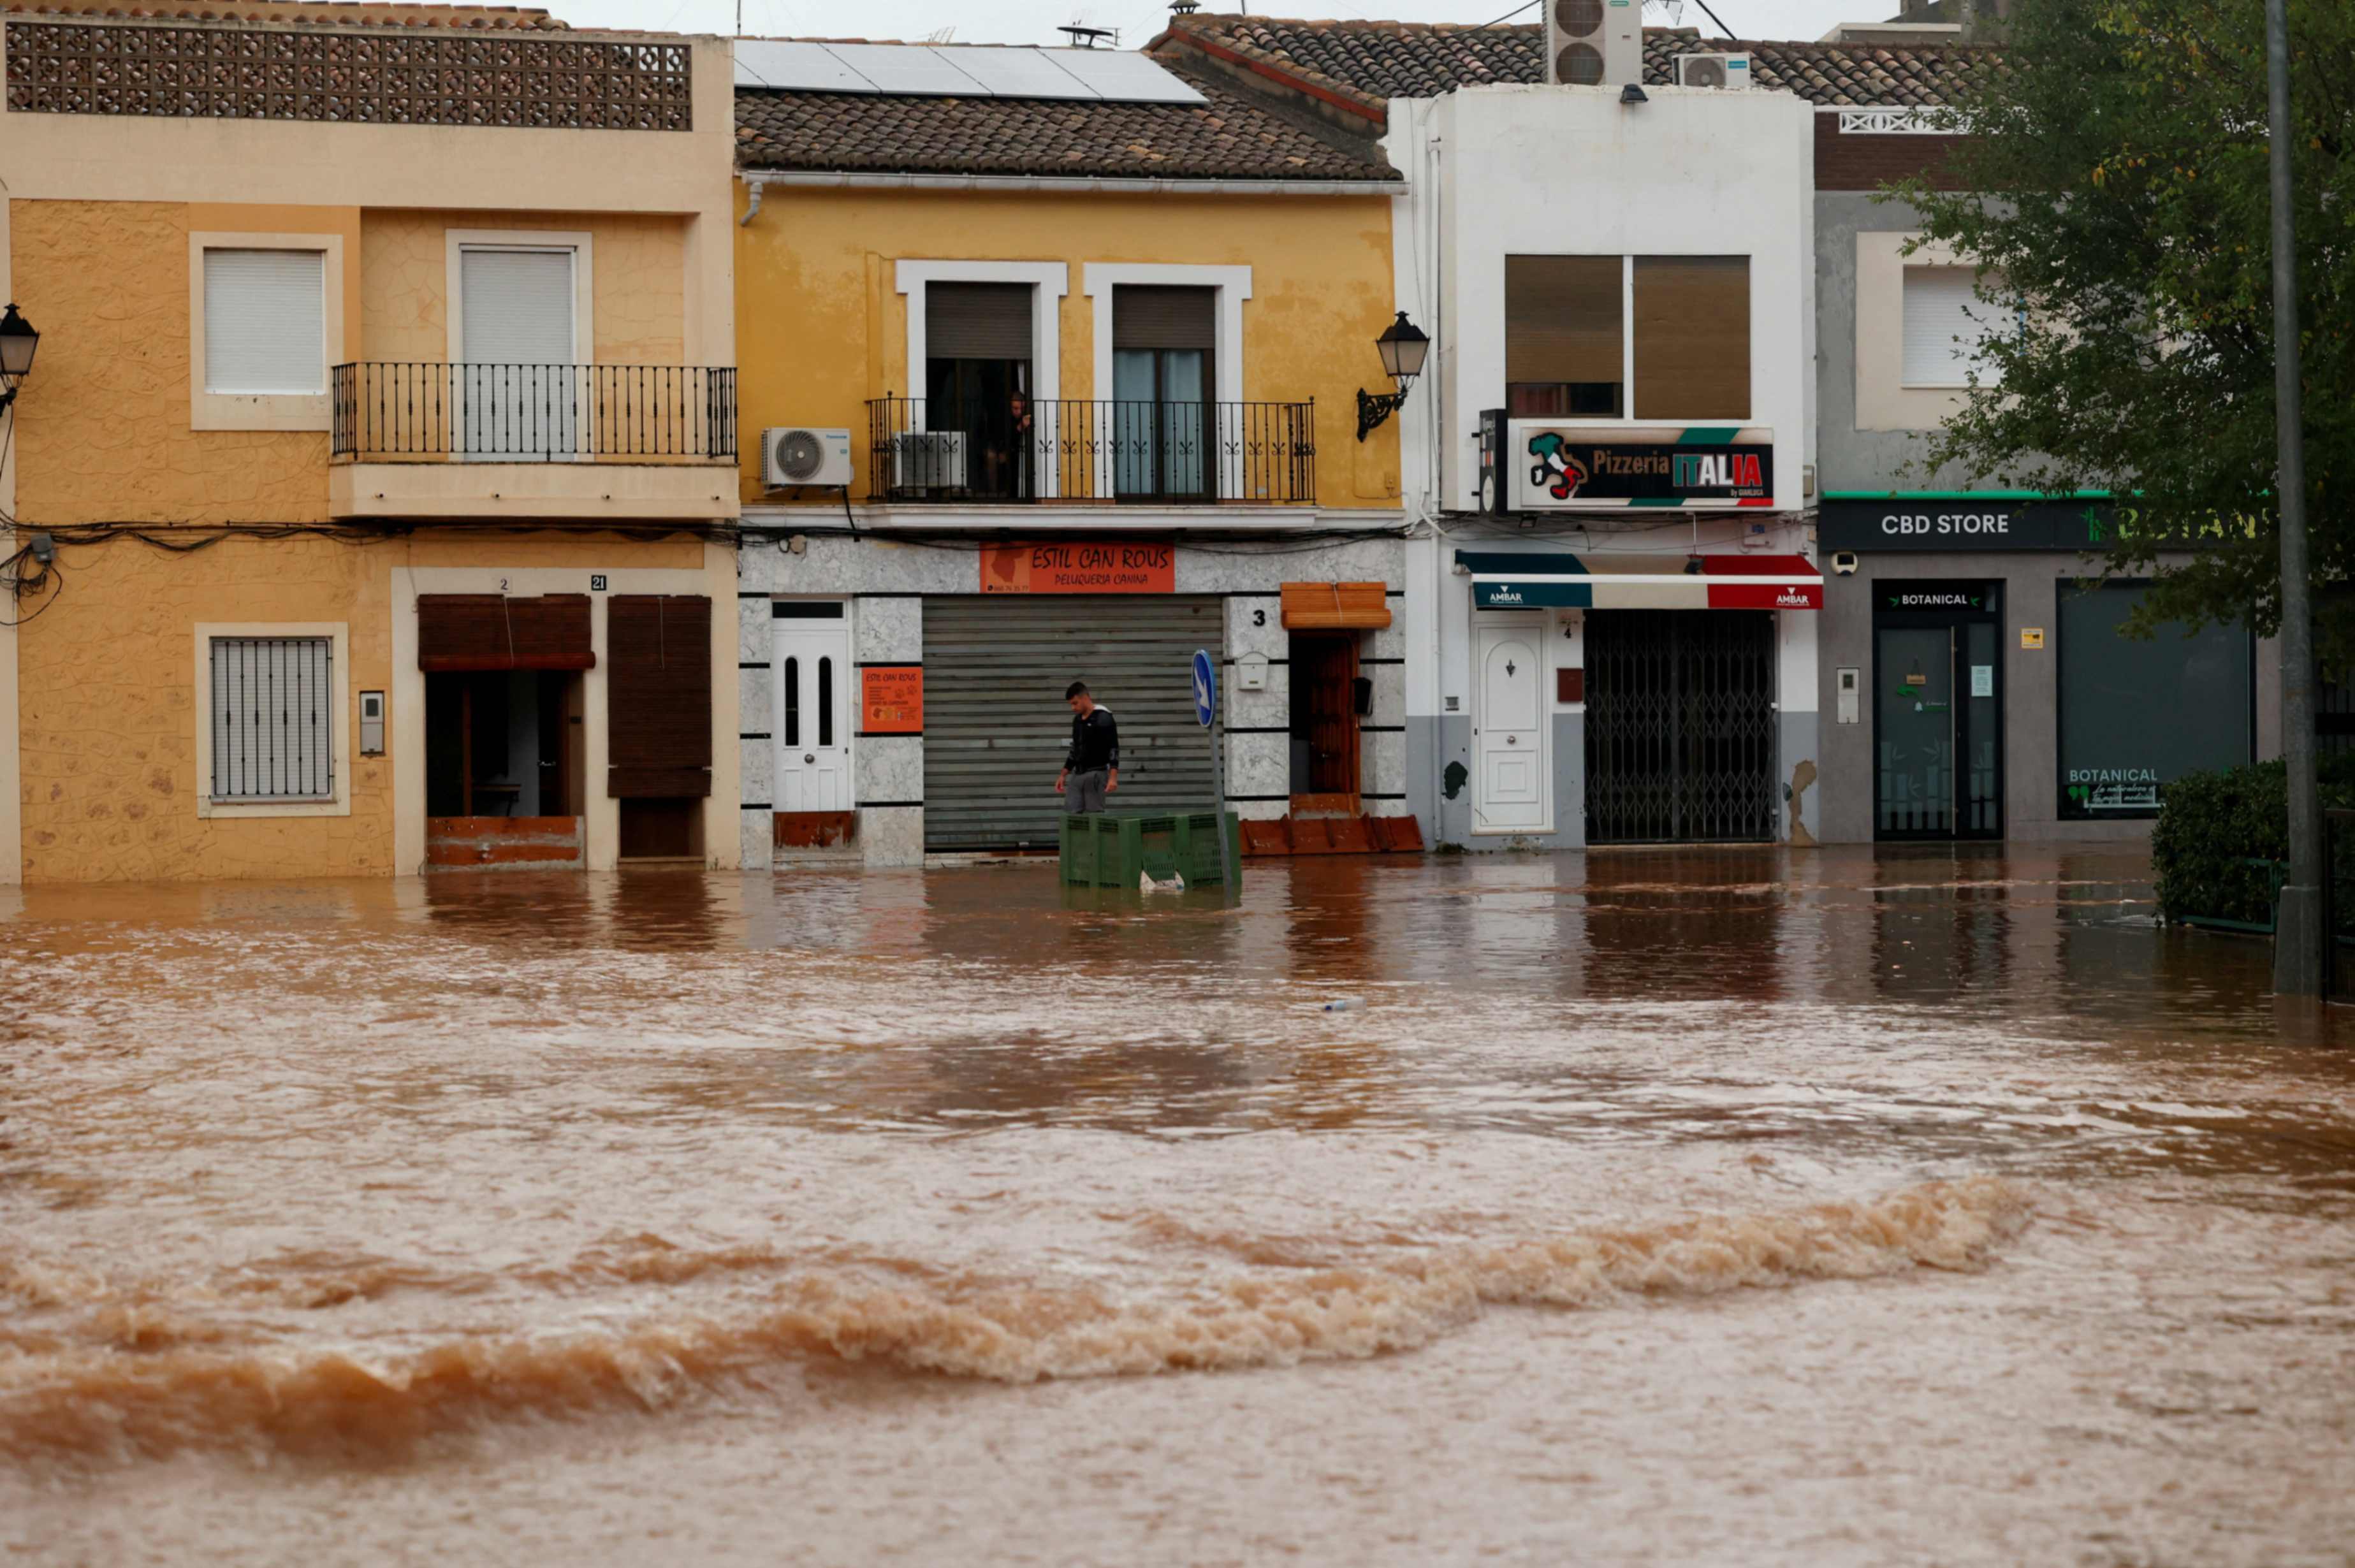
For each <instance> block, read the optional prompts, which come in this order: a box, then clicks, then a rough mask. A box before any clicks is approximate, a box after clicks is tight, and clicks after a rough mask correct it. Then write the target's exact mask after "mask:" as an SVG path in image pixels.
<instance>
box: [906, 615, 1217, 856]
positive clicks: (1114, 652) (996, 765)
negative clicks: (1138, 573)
mask: <svg viewBox="0 0 2355 1568" xmlns="http://www.w3.org/2000/svg"><path fill="white" fill-rule="evenodd" d="M1225 627H1226V617H1225V603H1224V601H1222V600H1219V599H1194V598H1186V599H1181V598H1177V597H1174V596H1172V597H1165V596H1162V595H1159V594H1152V595H1147V594H1135V595H1121V596H1106V597H1095V596H1092V595H1090V596H1082V595H1062V594H1039V595H1036V596H1031V595H1014V594H1006V595H998V594H976V593H964V594H958V595H956V596H954V597H942V598H934V599H927V600H925V601H924V847H925V848H928V849H950V850H954V849H1009V848H1034V849H1035V848H1049V847H1051V846H1052V845H1053V844H1054V843H1055V842H1056V838H1057V835H1058V833H1059V831H1060V829H1059V827H1058V826H1057V823H1058V819H1059V818H1060V816H1061V815H1062V797H1061V796H1060V795H1057V794H1056V793H1055V773H1056V771H1057V770H1058V769H1060V767H1061V766H1062V764H1063V753H1064V752H1065V751H1066V750H1067V749H1069V747H1070V745H1071V709H1068V708H1066V707H1065V706H1064V705H1063V688H1065V687H1067V686H1069V685H1070V684H1071V682H1072V681H1074V680H1084V681H1086V682H1087V683H1088V688H1089V690H1090V691H1092V692H1093V693H1094V694H1095V697H1096V699H1097V700H1098V701H1100V702H1102V703H1103V705H1104V706H1105V707H1106V708H1109V709H1112V713H1113V717H1114V720H1117V721H1118V722H1119V725H1120V788H1119V790H1118V791H1117V792H1116V793H1115V794H1114V795H1113V797H1112V800H1111V803H1110V806H1111V809H1112V810H1114V811H1116V812H1139V811H1177V810H1187V811H1207V810H1209V803H1210V790H1211V785H1210V743H1209V740H1208V738H1207V737H1205V736H1204V735H1203V733H1202V730H1201V727H1200V726H1199V724H1197V723H1195V722H1194V679H1193V674H1192V669H1191V661H1192V659H1193V656H1194V650H1195V649H1196V648H1209V649H1211V650H1212V651H1213V652H1215V651H1216V650H1218V649H1219V648H1220V647H1221V646H1223V645H1224V642H1225Z"/></svg>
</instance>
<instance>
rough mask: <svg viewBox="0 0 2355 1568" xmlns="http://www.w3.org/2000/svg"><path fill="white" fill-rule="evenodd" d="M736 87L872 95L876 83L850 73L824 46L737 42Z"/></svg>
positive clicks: (750, 41)
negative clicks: (866, 93)
mask: <svg viewBox="0 0 2355 1568" xmlns="http://www.w3.org/2000/svg"><path fill="white" fill-rule="evenodd" d="M736 85H737V86H739V87H773V88H779V89H782V90H783V91H789V92H873V91H875V90H876V89H875V84H874V83H873V82H871V81H869V80H867V79H866V78H865V77H863V76H861V75H859V74H858V72H857V71H855V70H853V69H850V67H848V66H847V65H845V64H844V63H843V62H842V60H841V59H839V58H838V57H837V55H836V54H835V52H834V51H833V50H832V49H829V48H826V46H825V45H824V44H789V43H771V42H768V41H766V40H763V39H760V38H740V39H738V40H737V42H736Z"/></svg>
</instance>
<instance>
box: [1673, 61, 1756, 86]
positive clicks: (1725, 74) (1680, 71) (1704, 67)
mask: <svg viewBox="0 0 2355 1568" xmlns="http://www.w3.org/2000/svg"><path fill="white" fill-rule="evenodd" d="M1677 85H1678V87H1748V86H1749V85H1750V57H1749V56H1748V55H1678V57H1677Z"/></svg>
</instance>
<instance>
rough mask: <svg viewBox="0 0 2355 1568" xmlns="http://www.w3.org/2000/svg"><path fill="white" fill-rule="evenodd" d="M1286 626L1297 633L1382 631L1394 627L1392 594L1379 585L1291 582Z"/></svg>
mask: <svg viewBox="0 0 2355 1568" xmlns="http://www.w3.org/2000/svg"><path fill="white" fill-rule="evenodd" d="M1389 624H1391V601H1390V592H1389V591H1388V590H1387V589H1385V588H1384V587H1383V586H1382V585H1381V584H1380V583H1379V582H1287V583H1285V584H1284V626H1285V627H1286V628H1287V629H1288V630H1291V631H1295V632H1347V631H1365V630H1374V631H1380V630H1381V629H1382V628H1384V627H1386V626H1388V625H1389Z"/></svg>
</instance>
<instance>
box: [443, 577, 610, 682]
mask: <svg viewBox="0 0 2355 1568" xmlns="http://www.w3.org/2000/svg"><path fill="white" fill-rule="evenodd" d="M417 667H418V668H420V669H421V670H425V671H427V672H429V673H432V674H445V673H452V672H457V671H464V670H499V669H594V668H595V667H597V655H596V652H595V650H594V649H593V648H592V647H591V639H590V635H589V596H588V595H587V594H585V593H549V594H544V595H541V596H540V597H538V598H533V599H510V598H508V597H506V595H504V594H499V593H421V594H419V595H418V596H417Z"/></svg>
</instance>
